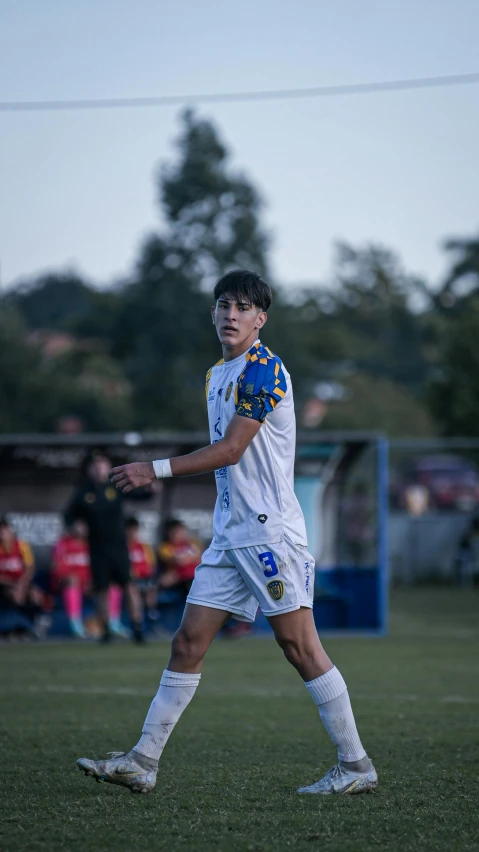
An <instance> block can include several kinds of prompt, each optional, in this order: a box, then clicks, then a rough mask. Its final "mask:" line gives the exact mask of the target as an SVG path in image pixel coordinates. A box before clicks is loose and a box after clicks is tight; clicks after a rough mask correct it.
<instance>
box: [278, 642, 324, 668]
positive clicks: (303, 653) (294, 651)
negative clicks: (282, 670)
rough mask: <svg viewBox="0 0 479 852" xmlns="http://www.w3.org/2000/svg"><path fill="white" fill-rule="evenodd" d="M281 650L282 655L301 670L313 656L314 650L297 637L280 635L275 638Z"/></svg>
mask: <svg viewBox="0 0 479 852" xmlns="http://www.w3.org/2000/svg"><path fill="white" fill-rule="evenodd" d="M276 641H277V642H278V645H279V646H280V648H281V649H282V651H283V654H284V656H285V657H286V659H287V660H288V663H291V665H292V666H294V668H295V669H298V670H299V671H302V670H303V669H304V668H305V665H307V664H308V663H309V662H310V660H311V659H312V658H313V657H314V655H315V651H314V649H313V648H309V647H308V645H307V644H306V643H304V642H303V641H302V640H300V639H297V638H291V637H284V638H283V637H282V638H278V639H277V640H276Z"/></svg>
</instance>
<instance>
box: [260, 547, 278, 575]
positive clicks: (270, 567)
mask: <svg viewBox="0 0 479 852" xmlns="http://www.w3.org/2000/svg"><path fill="white" fill-rule="evenodd" d="M258 559H259V561H260V562H261V564H262V566H263V569H264V570H263V574H264V576H265V577H275V576H276V574H278V573H279V571H278V566H277V565H276V562H275V561H274V556H273V554H272V553H271V551H269V550H266V551H265V552H264V553H258Z"/></svg>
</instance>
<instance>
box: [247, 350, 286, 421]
mask: <svg viewBox="0 0 479 852" xmlns="http://www.w3.org/2000/svg"><path fill="white" fill-rule="evenodd" d="M268 353H269V350H266V347H264V351H262V352H258V353H254V354H253V355H252V356H251V357H250V359H249V360H248V363H247V364H246V367H245V369H244V370H243V372H242V374H241V376H240V378H239V381H238V388H237V403H236V414H239V415H240V416H241V417H250V418H251V419H252V420H258V421H259V422H260V423H263V422H264V420H265V419H266V415H267V414H269V413H270V412H271V411H273V410H274V409H275V408H276V406H277V404H278V402H280V401H281V400H282V399H283V398H284V396H285V395H286V391H287V385H286V377H285V375H284V372H283V367H282V364H281V361H280V360H279V358H277V357H276V355H273V354H272V353H270V354H268Z"/></svg>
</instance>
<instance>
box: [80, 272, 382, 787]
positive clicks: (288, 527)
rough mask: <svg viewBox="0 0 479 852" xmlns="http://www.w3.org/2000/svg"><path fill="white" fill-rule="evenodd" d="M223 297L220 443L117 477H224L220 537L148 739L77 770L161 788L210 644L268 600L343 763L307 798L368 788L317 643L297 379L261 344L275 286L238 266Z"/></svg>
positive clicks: (148, 724)
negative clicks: (167, 756) (302, 498)
mask: <svg viewBox="0 0 479 852" xmlns="http://www.w3.org/2000/svg"><path fill="white" fill-rule="evenodd" d="M214 296H215V306H214V307H213V308H212V318H213V324H214V325H215V327H216V331H217V334H218V337H219V340H220V342H221V345H222V349H223V358H222V359H221V360H220V361H218V363H217V364H216V365H215V366H214V367H213V368H212V369H211V370H210V371H209V372H208V374H207V378H206V397H207V403H208V418H209V424H210V435H211V445H210V446H208V447H203V448H202V449H200V450H197V451H196V452H193V453H189V454H188V455H185V456H177V457H175V458H171V459H158V460H157V461H155V462H141V463H133V464H127V465H121V466H120V467H116V468H113V470H112V471H111V473H110V476H111V479H112V481H113V482H114V483H115V485H116V487H117V488H119V489H120V490H121V491H123V492H125V493H128V492H129V491H131V490H132V489H133V488H137V487H139V486H142V485H147V484H148V483H151V482H152V481H153V480H154V478H155V477H157V478H165V477H169V476H194V475H196V474H200V473H207V472H209V471H215V475H216V483H217V489H218V499H217V502H216V506H215V513H214V535H213V541H212V542H211V545H210V547H209V548H208V549H207V550H206V551H205V553H204V554H203V558H202V562H201V564H200V565H199V566H198V568H197V570H196V574H195V579H194V581H193V584H192V587H191V590H190V593H189V596H188V599H187V604H186V608H185V612H184V615H183V620H182V622H181V625H180V628H179V630H178V632H177V633H176V634H175V636H174V638H173V642H172V647H171V656H170V659H169V662H168V666H167V668H166V670H165V671H164V672H163V675H162V678H161V681H160V686H159V689H158V692H157V694H156V696H155V698H154V699H153V701H152V704H151V706H150V709H149V711H148V715H147V717H146V719H145V723H144V726H143V732H142V736H141V737H140V740H139V742H138V743H137V744H136V745H135V746H134V747H133V748H132V749H131V750H130V751H129V752H128V753H122V754H117V755H116V756H114V757H113V758H112V759H110V760H98V761H94V760H88V759H85V758H80V759H79V760H78V765H79V767H80V769H82V770H83V771H84V772H85V773H86V774H87V775H93V776H95V777H96V778H97V779H98V780H102V781H108V782H110V783H113V784H122V785H124V786H126V787H129V788H130V789H131V790H132V791H134V792H140V793H148V792H149V791H150V790H152V789H153V788H154V786H155V782H156V773H157V768H158V761H159V758H160V757H161V754H162V751H163V749H164V747H165V745H166V742H167V740H168V738H169V736H170V734H171V732H172V730H173V728H174V726H175V725H176V723H177V721H178V719H179V718H180V716H181V714H182V713H183V711H184V709H185V708H186V707H187V705H188V704H189V703H190V701H191V699H192V698H193V695H194V694H195V691H196V688H197V686H198V684H199V682H200V677H201V667H202V661H203V657H204V655H205V654H206V651H207V650H208V647H209V646H210V644H211V642H212V640H213V639H214V637H215V636H216V634H217V633H218V631H219V630H220V629H221V628H222V626H223V624H225V622H226V621H227V620H228V618H230V616H233V617H234V618H237V619H240V620H246V621H249V622H251V621H253V620H254V618H255V614H256V610H257V607H258V604H259V606H260V607H261V609H262V610H263V613H264V614H265V616H266V617H267V618H268V620H269V623H270V625H271V627H272V629H273V632H274V636H275V639H276V641H277V642H278V644H279V645H280V647H281V648H282V650H283V652H284V654H285V656H286V659H287V660H288V661H289V662H290V663H291V664H292V665H293V666H294V667H295V669H296V670H297V671H298V673H299V675H300V676H301V678H302V679H303V681H304V683H305V686H306V689H307V690H308V692H309V693H310V695H311V697H312V699H313V701H314V702H315V704H316V705H317V707H318V708H319V715H320V717H321V720H322V722H323V724H324V726H325V728H326V730H327V732H328V734H329V736H330V738H331V740H332V742H333V743H334V745H335V746H336V747H337V749H338V763H337V765H336V766H334V767H333V769H331V770H330V771H329V772H328V773H327V774H326V775H325V776H324V777H323V778H321V779H320V780H319V781H316V783H313V784H311V785H309V786H307V787H300V789H299V790H298V792H299V793H320V794H329V793H361V792H366V791H369V790H372V789H374V788H375V787H376V786H377V775H376V771H375V769H374V767H373V765H372V763H371V760H370V759H369V757H368V756H367V754H366V752H365V750H364V748H363V746H362V744H361V740H360V738H359V735H358V732H357V729H356V724H355V721H354V716H353V712H352V709H351V704H350V700H349V695H348V691H347V688H346V684H345V682H344V680H343V678H342V676H341V674H340V672H339V671H338V669H337V668H336V667H335V666H334V665H333V663H332V662H331V660H330V659H329V657H328V656H327V654H326V652H325V651H324V649H323V647H322V645H321V643H320V641H319V638H318V634H317V632H316V628H315V625H314V620H313V615H312V603H313V585H314V583H313V577H314V560H313V558H312V556H311V555H310V554H309V553H308V550H307V542H306V530H305V525H304V519H303V515H302V512H301V509H300V506H299V503H298V501H297V499H296V497H295V494H294V491H293V466H294V455H295V416H294V405H293V392H292V388H291V381H290V377H289V375H288V372H287V370H286V368H285V366H284V365H283V363H282V361H281V360H280V359H279V358H278V356H277V355H274V354H273V353H272V352H271V351H270V350H269V349H268V347H267V346H264V345H263V344H262V343H261V342H260V340H259V334H260V331H261V329H262V328H263V326H264V324H265V323H266V320H267V311H268V308H269V306H270V304H271V299H272V296H271V290H270V287H269V286H268V285H267V284H266V283H265V282H264V281H263V280H262V279H261V278H260V277H259V276H258V275H256V274H254V273H251V272H248V271H246V270H236V271H234V272H230V273H228V274H227V275H225V276H224V277H223V278H222V279H221V280H220V281H218V283H217V284H216V287H215V289H214Z"/></svg>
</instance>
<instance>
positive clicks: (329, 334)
mask: <svg viewBox="0 0 479 852" xmlns="http://www.w3.org/2000/svg"><path fill="white" fill-rule="evenodd" d="M158 202H159V206H160V209H161V213H162V221H163V222H164V224H163V225H162V227H161V228H159V229H158V231H157V233H154V234H151V235H150V236H149V237H148V238H147V239H146V240H145V241H144V243H143V244H142V245H141V246H140V248H139V251H138V259H137V262H136V266H135V270H134V273H133V275H132V276H131V277H130V278H129V279H128V280H126V281H124V282H122V283H121V284H116V285H112V286H111V287H110V288H108V289H107V290H99V289H97V288H96V287H95V286H94V285H93V284H92V283H91V282H89V281H86V280H84V279H83V278H81V277H80V276H79V275H76V274H74V273H65V272H52V273H50V274H48V275H44V276H40V277H38V278H34V279H32V280H28V281H24V282H21V283H20V284H18V285H17V286H15V287H14V288H12V289H11V290H10V291H8V292H7V293H5V294H4V295H3V296H2V297H1V298H0V365H1V369H0V432H2V433H7V432H35V431H40V432H43V431H54V430H56V429H58V428H59V424H61V423H62V421H63V422H64V421H65V418H70V419H71V418H74V419H76V421H77V422H78V423H79V424H81V425H82V426H83V428H84V429H85V430H87V431H101V430H113V431H117V430H123V429H125V430H129V429H139V430H165V429H202V428H205V427H206V411H205V401H204V376H205V372H206V370H207V368H208V367H209V366H211V364H212V363H214V362H215V361H216V360H217V358H218V342H217V340H216V339H215V336H214V333H212V327H211V324H210V322H209V320H208V312H209V307H210V305H211V301H212V300H211V289H212V286H213V284H214V282H215V280H216V279H217V278H218V277H219V276H220V275H221V274H223V272H225V271H227V270H228V269H231V268H233V267H246V268H250V269H254V270H256V271H257V272H259V273H260V274H262V275H263V276H264V277H266V280H268V281H270V282H271V283H272V284H273V287H274V284H275V282H274V281H271V276H270V275H269V252H270V247H271V246H270V238H269V235H268V233H267V232H266V230H265V227H264V225H263V222H262V208H263V203H262V200H261V197H260V195H259V193H258V191H257V190H256V188H255V187H254V186H253V185H252V183H251V182H250V181H249V180H248V178H247V177H246V176H245V175H244V174H243V173H241V172H239V171H237V170H236V169H235V168H233V166H232V165H231V162H230V156H229V152H228V149H227V147H226V145H225V143H224V142H223V140H222V139H221V136H220V134H219V132H218V130H217V129H216V127H215V126H214V125H213V124H212V123H211V122H209V121H206V120H203V119H202V118H200V117H198V116H196V115H195V114H194V113H193V112H191V111H188V112H186V113H185V114H184V115H183V116H182V120H181V128H180V132H179V135H178V138H177V140H176V144H175V151H174V156H173V158H172V161H171V162H170V163H167V164H166V165H164V166H163V167H162V168H161V169H160V172H159V175H158ZM445 260H446V262H445V268H446V271H445V275H444V280H443V282H442V285H441V286H440V287H439V288H437V287H436V288H433V287H432V286H431V285H430V284H429V283H428V282H427V281H425V280H422V279H419V278H418V277H417V276H414V275H411V274H409V273H407V272H406V271H405V270H404V269H403V267H402V265H401V262H400V260H399V258H398V257H397V256H396V255H395V254H394V252H392V251H390V250H388V249H386V248H384V247H381V246H375V245H370V246H366V247H360V248H354V247H352V246H349V245H347V244H339V245H337V246H336V253H335V263H334V269H333V273H332V275H331V279H330V280H329V281H327V282H326V283H321V284H318V285H316V286H314V287H309V288H307V289H301V288H299V289H297V288H291V289H289V290H288V289H287V288H281V286H278V287H276V288H275V301H274V306H273V308H272V310H271V313H270V317H269V320H268V323H267V325H266V327H265V331H264V333H263V340H264V342H265V343H267V345H268V346H269V347H270V348H272V349H273V350H276V351H278V353H279V354H280V356H281V357H282V358H283V359H284V361H285V363H286V365H287V367H288V369H289V371H290V372H291V375H292V378H293V382H294V386H295V398H296V407H297V414H298V420H299V423H300V425H301V424H302V423H304V424H305V425H315V421H314V420H313V421H312V422H311V421H310V420H308V419H307V418H306V415H305V412H306V411H307V409H308V403H309V404H310V402H311V400H318V399H319V400H321V406H320V408H321V413H320V417H322V420H321V427H322V428H328V429H335V428H341V429H379V430H383V431H386V432H387V433H388V434H389V435H391V436H420V435H423V436H424V435H431V434H449V435H452V434H455V435H477V432H478V425H477V424H478V422H479V346H478V345H477V340H476V334H479V237H477V238H474V239H456V240H450V241H449V242H447V243H446V244H445Z"/></svg>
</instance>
